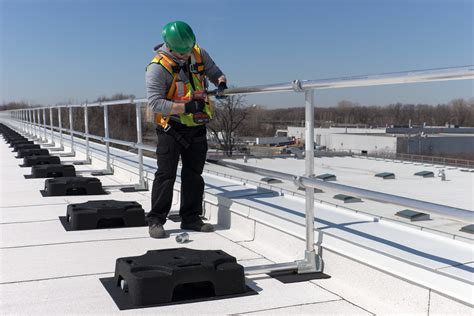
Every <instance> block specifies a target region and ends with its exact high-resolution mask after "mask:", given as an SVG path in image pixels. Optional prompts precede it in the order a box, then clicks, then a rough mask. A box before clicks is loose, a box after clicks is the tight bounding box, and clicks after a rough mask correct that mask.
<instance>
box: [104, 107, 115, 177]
mask: <svg viewBox="0 0 474 316" xmlns="http://www.w3.org/2000/svg"><path fill="white" fill-rule="evenodd" d="M103 107H104V136H105V153H106V167H105V172H106V173H110V174H112V173H113V171H112V167H111V165H110V142H109V111H108V106H107V104H104V105H103Z"/></svg>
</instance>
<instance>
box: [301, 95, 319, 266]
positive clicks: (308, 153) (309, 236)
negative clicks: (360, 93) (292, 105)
mask: <svg viewBox="0 0 474 316" xmlns="http://www.w3.org/2000/svg"><path fill="white" fill-rule="evenodd" d="M305 122H306V124H305V176H306V177H308V178H311V177H314V91H313V90H306V91H305ZM305 190H306V194H305V219H306V250H305V253H304V260H300V261H298V273H310V272H321V271H322V266H323V264H322V259H321V256H320V255H319V254H318V255H317V254H316V251H315V250H314V189H313V188H311V187H306V188H305Z"/></svg>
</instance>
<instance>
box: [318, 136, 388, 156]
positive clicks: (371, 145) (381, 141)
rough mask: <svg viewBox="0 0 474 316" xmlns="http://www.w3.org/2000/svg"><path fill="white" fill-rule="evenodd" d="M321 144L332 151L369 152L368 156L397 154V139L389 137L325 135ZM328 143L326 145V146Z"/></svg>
mask: <svg viewBox="0 0 474 316" xmlns="http://www.w3.org/2000/svg"><path fill="white" fill-rule="evenodd" d="M323 138H324V140H323V139H322V140H321V142H322V144H321V145H323V146H326V147H327V148H328V149H331V150H344V151H347V150H351V151H353V152H355V153H360V152H362V151H367V153H368V154H377V153H378V154H382V153H393V154H394V153H396V152H397V138H396V137H387V136H372V135H354V134H332V135H325V136H324V137H323ZM324 143H326V144H324Z"/></svg>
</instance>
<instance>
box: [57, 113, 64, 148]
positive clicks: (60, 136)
mask: <svg viewBox="0 0 474 316" xmlns="http://www.w3.org/2000/svg"><path fill="white" fill-rule="evenodd" d="M58 125H59V126H58V127H59V147H61V148H64V145H63V120H62V117H61V107H58Z"/></svg>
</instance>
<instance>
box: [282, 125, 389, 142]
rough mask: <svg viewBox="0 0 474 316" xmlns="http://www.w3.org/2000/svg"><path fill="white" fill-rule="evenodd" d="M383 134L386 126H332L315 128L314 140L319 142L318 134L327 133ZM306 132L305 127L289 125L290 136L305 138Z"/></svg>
mask: <svg viewBox="0 0 474 316" xmlns="http://www.w3.org/2000/svg"><path fill="white" fill-rule="evenodd" d="M342 133H349V134H374V133H376V134H381V133H385V128H345V127H330V128H315V129H314V141H316V142H317V135H320V138H321V139H322V138H324V137H323V136H325V135H331V134H342ZM304 136H305V132H304V127H299V126H288V137H294V138H296V139H301V140H304Z"/></svg>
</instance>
